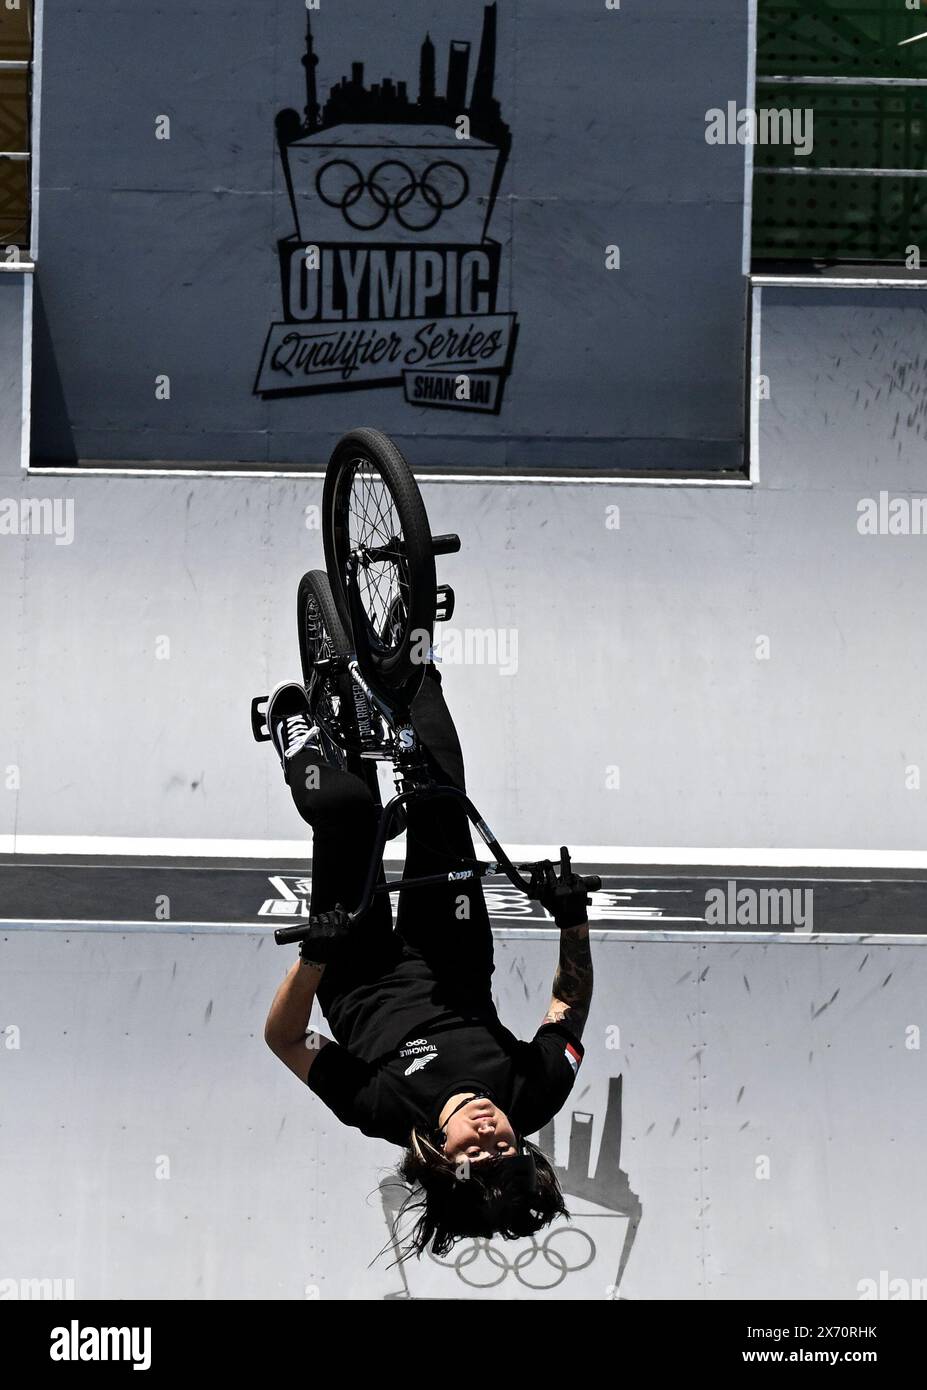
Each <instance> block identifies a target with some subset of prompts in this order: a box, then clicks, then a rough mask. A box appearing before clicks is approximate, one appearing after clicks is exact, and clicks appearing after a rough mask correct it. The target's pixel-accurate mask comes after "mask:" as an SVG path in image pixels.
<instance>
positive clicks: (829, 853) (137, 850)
mask: <svg viewBox="0 0 927 1390" xmlns="http://www.w3.org/2000/svg"><path fill="white" fill-rule="evenodd" d="M562 843H563V841H562V840H560V841H558V842H557V844H556V845H552V844H547V845H539V844H530V845H527V844H526V845H521V844H511V843H507V842H506V841H505V840H504V839H503V841H502V844H503V846H504V848H505V851H506V853H507V854H508V856H509V858H510V859H512V860H513V861H516V862H517V861H519V860H534V859H555V858H556V859H559V857H560V845H561V844H562ZM311 845H312V841H311V838H309V837H308V836H307V838H306V839H305V840H192V839H191V840H184V839H171V838H164V839H142V838H135V837H132V836H107V835H0V854H10V855H28V854H75V855H77V854H83V855H93V856H101V855H107V854H109V855H119V854H125V855H138V856H140V857H142V858H144V857H145V856H146V855H151V856H163V857H164V858H172V857H176V858H178V859H189V858H198V859H257V860H262V861H266V860H273V859H297V860H304V861H307V862H308V861H309V860H310V859H311ZM570 854H571V855H572V857H573V860H574V861H575V862H576V863H582V864H583V865H587V864H599V865H601V866H602V867H618V868H624V867H625V866H629V865H637V864H645V865H652V866H654V867H659V866H660V865H671V866H672V867H674V868H676V867H679V868H681V869H686V868H692V869H696V868H706V867H711V866H712V865H718V866H720V867H722V868H737V867H738V866H740V865H743V866H744V867H745V868H752V869H763V868H770V869H777V870H778V869H788V868H799V869H827V868H844V869H851V868H862V869H868V868H872V869H927V850H923V849H792V848H789V849H770V848H768V847H754V848H746V849H745V848H743V847H732V846H726V847H722V848H706V847H704V846H695V845H681V846H680V845H674V846H666V845H571V846H570ZM404 857H405V844H404V843H403V842H402V840H401V839H396V840H391V841H390V842H389V844H388V845H387V851H386V855H385V859H386V862H387V863H396V862H400V863H401V862H402V861H403V859H404ZM677 876H678V877H686V876H687V875H685V874H680V875H677Z"/></svg>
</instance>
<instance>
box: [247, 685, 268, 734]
mask: <svg viewBox="0 0 927 1390" xmlns="http://www.w3.org/2000/svg"><path fill="white" fill-rule="evenodd" d="M269 699H270V696H269V695H255V697H254V699H253V700H252V701H251V732H252V734H253V735H254V741H255V743H268V742H269V741H270V728H269V726H268V723H267V701H268V700H269ZM262 706H263V708H261V707H262Z"/></svg>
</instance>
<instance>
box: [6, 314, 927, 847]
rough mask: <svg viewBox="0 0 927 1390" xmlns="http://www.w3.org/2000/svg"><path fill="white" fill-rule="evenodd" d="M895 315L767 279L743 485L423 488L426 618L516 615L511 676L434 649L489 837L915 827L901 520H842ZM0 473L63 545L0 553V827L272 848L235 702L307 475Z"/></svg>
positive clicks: (282, 570) (880, 392) (282, 615)
mask: <svg viewBox="0 0 927 1390" xmlns="http://www.w3.org/2000/svg"><path fill="white" fill-rule="evenodd" d="M925 328H927V323H925V309H924V301H923V300H922V299H921V298H920V297H918V295H917V294H916V293H912V292H888V293H883V294H875V293H866V294H859V293H856V292H849V291H838V290H833V291H827V292H811V293H807V292H805V291H802V292H801V293H799V292H792V291H789V292H785V291H776V292H775V293H773V292H771V291H767V292H766V294H765V303H764V310H763V316H762V363H761V366H762V371H763V373H764V374H766V375H768V378H769V390H770V399H769V400H765V401H763V402H761V404H760V447H759V461H760V474H761V477H760V482H759V484H758V485H757V486H756V487H754V488H752V489H744V490H739V489H738V490H732V489H717V488H698V487H674V488H658V487H652V486H641V487H636V486H621V485H613V484H604V483H603V484H598V483H592V484H575V485H574V484H570V485H556V486H554V485H549V484H544V485H532V486H525V485H521V484H506V483H502V482H492V483H454V482H428V483H425V484H424V485H423V486H424V492H425V497H426V502H427V505H428V508H429V513H430V516H431V520H432V524H433V527H434V529H435V530H436V531H445V530H456V531H458V532H459V533H460V534H461V536H462V538H463V550H462V552H461V553H460V555H458V556H455V557H449V558H447V559H445V560H443V561H441V563H440V574H441V576H442V577H443V578H445V579H446V580H448V581H449V582H451V583H452V584H453V585H454V587H455V588H456V590H457V594H458V611H457V613H456V615H455V617H454V619H453V622H452V624H451V625H450V626H451V627H452V628H453V629H454V630H455V631H456V632H457V634H458V636H459V635H461V634H463V635H464V636H465V635H466V632H467V630H468V629H470V630H481V629H490V630H491V636H496V635H498V634H503V635H508V634H511V633H515V634H516V635H517V643H518V646H517V669H516V670H515V671H514V672H513V673H510V674H504V673H503V670H504V669H505V666H506V664H507V665H509V666H510V665H511V661H508V662H507V663H506V662H505V661H503V665H502V666H501V667H500V665H498V664H497V665H495V666H493V665H488V664H484V663H483V662H482V661H480V660H479V659H478V658H479V657H481V656H485V655H486V654H487V652H488V651H489V649H488V648H486V647H485V646H484V647H483V648H482V651H481V650H479V644H477V645H476V646H475V647H474V646H473V644H471V651H470V657H471V660H470V661H469V662H466V661H463V662H458V663H454V662H449V663H448V664H447V665H446V667H445V670H446V674H447V689H448V692H449V697H450V702H451V705H452V708H453V710H454V713H455V715H456V717H457V720H458V723H459V726H460V730H461V734H462V738H463V743H464V747H465V750H466V752H467V756H468V761H469V770H470V781H471V786H472V789H473V792H474V794H475V796H476V799H477V802H478V804H479V805H480V806H481V808H482V809H483V810H484V812H485V813H486V815H487V816H488V817H489V818H490V821H491V823H492V824H493V826H494V827H495V828H496V829H497V830H498V832H499V834H500V835H501V836H502V838H503V839H504V840H507V841H510V842H512V843H519V844H532V843H537V842H542V843H557V844H559V843H561V841H562V840H563V839H567V840H569V841H571V842H574V843H577V844H587V845H619V846H620V845H627V846H660V845H664V846H674V847H675V846H679V847H687V846H689V847H694V848H698V847H709V848H711V847H743V848H766V847H768V848H774V849H775V848H789V847H798V848H809V847H810V848H834V849H845V848H851V849H860V850H876V849H878V850H890V849H911V850H916V849H920V848H922V847H923V844H924V837H925V831H927V810H925V801H924V793H923V792H922V791H920V790H917V789H916V787H914V786H913V785H909V784H912V783H913V781H914V780H915V778H914V774H912V773H910V772H909V771H908V769H910V768H912V767H922V766H923V764H924V760H925V758H927V727H925V719H924V714H923V709H922V705H923V701H922V691H923V689H924V688H925V677H927V669H925V668H927V656H925V649H924V644H923V643H922V642H921V641H920V638H919V627H918V615H919V597H920V594H921V592H922V590H923V588H924V582H925V563H927V562H925V550H924V547H925V545H927V537H923V536H916V535H901V534H898V535H874V536H863V535H860V534H859V531H858V529H857V521H858V515H857V508H858V503H859V501H860V499H861V498H864V497H873V498H877V497H878V494H879V492H880V491H885V492H887V493H888V495H889V496H890V497H894V496H896V495H897V496H900V497H902V498H916V497H917V496H918V495H919V490H920V489H922V488H923V482H924V462H923V460H924V439H923V430H924V401H925V395H924V386H923V370H922V368H923V361H924V355H923V354H924V348H923V344H924V341H925ZM16 409H17V403H16V401H15V400H11V399H10V398H9V397H8V398H7V401H6V410H7V411H8V412H12V411H15V410H16ZM14 455H15V458H14V459H12V460H11V458H10V457H7V459H6V460H5V462H6V465H7V467H8V468H10V469H11V470H12V469H13V468H15V466H16V462H17V461H18V453H16V451H15V450H14ZM410 455H411V458H412V461H413V463H414V462H415V461H416V460H417V458H418V453H417V451H416V450H415V449H410ZM4 486H5V488H6V490H7V491H8V492H15V491H16V489H17V488H18V487H20V486H21V487H22V490H23V494H24V495H26V496H42V497H46V496H48V497H57V498H58V499H60V500H61V501H65V500H70V501H72V502H73V503H74V540H73V544H70V545H57V544H55V542H54V539H53V538H51V537H43V536H33V537H29V538H23V537H17V536H6V537H4V538H3V540H2V544H0V567H2V590H0V592H2V596H3V598H2V602H3V616H4V630H5V631H6V632H7V633H8V634H9V635H8V639H7V640H8V650H9V654H10V661H9V664H8V667H7V672H8V674H7V676H6V678H5V679H4V680H3V682H2V683H0V699H2V702H3V718H2V721H0V727H2V729H3V730H4V750H3V756H2V758H0V763H2V764H3V765H4V766H8V765H10V764H15V765H17V766H18V767H19V769H20V786H19V789H18V790H6V791H5V792H4V795H3V797H2V801H0V815H2V818H3V820H2V825H3V832H4V833H6V834H11V833H12V832H13V831H14V829H15V830H17V831H18V832H19V833H20V834H22V835H68V836H71V835H77V834H84V833H85V834H92V835H107V836H118V835H128V836H139V837H165V836H169V837H178V838H180V839H188V840H193V839H197V838H200V837H207V838H211V839H230V840H231V839H242V840H254V839H257V840H267V839H274V840H276V839H292V838H299V836H300V835H301V833H302V828H303V827H302V822H300V821H299V820H298V819H297V818H296V817H295V814H294V812H293V809H292V806H291V805H290V803H289V799H288V796H287V793H286V790H285V788H284V787H283V784H282V782H281V780H280V777H279V772H278V769H277V767H276V765H275V763H274V761H273V758H272V756H271V755H270V754H269V752H268V749H267V748H266V747H263V746H262V747H259V746H257V745H255V744H253V743H252V742H251V741H250V734H249V729H248V701H249V699H250V697H251V696H252V695H253V694H258V693H263V692H265V691H266V690H267V689H268V687H269V685H270V684H271V683H272V682H273V681H275V680H277V679H279V678H281V677H283V676H286V675H288V674H290V673H294V672H295V671H296V670H297V668H298V657H297V648H296V638H295V624H294V618H293V607H294V594H295V590H296V583H297V580H298V578H299V575H300V573H301V572H302V571H303V570H304V569H307V568H311V567H314V566H316V565H318V564H320V562H321V541H320V537H319V534H318V532H317V531H313V530H307V529H306V521H307V516H306V511H305V509H306V507H310V508H311V507H312V506H313V505H316V504H317V503H318V502H319V498H320V487H321V485H320V483H319V482H318V481H317V480H312V479H305V480H300V479H295V480H294V479H273V480H272V479H266V478H265V479H248V478H241V479H239V478H196V477H193V478H181V477H177V478H149V477H112V478H106V477H103V478H101V477H69V478H57V477H55V478H50V477H46V478H37V477H35V476H32V477H29V478H28V479H26V480H25V481H24V482H23V483H22V484H19V483H17V482H15V481H14V479H13V478H12V477H10V478H9V481H8V482H7V483H5V485H4ZM616 506H617V507H618V508H619V509H620V517H619V519H620V528H619V529H617V530H616V529H609V523H610V522H613V520H614V513H613V512H609V510H608V509H609V508H614V507H616ZM308 519H309V520H310V521H311V520H312V516H311V513H310V515H309V518H308ZM163 637H166V638H168V639H169V643H170V646H169V659H166V660H159V659H158V647H157V644H158V639H159V638H163ZM761 637H766V638H768V642H769V659H768V660H758V659H757V640H758V638H761ZM489 654H491V653H489ZM449 655H451V656H454V655H455V652H454V651H453V650H450V651H449ZM463 655H464V656H466V648H465V647H464V648H463ZM502 655H503V657H504V656H505V655H506V654H505V653H502ZM615 766H617V767H618V768H619V773H618V778H619V783H620V785H619V787H618V788H617V789H615V788H614V787H612V786H610V785H609V781H611V782H613V781H614V775H613V774H612V773H611V772H610V771H609V769H611V768H613V767H615Z"/></svg>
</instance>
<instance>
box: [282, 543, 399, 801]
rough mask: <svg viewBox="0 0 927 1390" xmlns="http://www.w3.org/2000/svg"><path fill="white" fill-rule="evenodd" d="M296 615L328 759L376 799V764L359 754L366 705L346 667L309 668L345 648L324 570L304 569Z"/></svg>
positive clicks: (366, 732)
mask: <svg viewBox="0 0 927 1390" xmlns="http://www.w3.org/2000/svg"><path fill="white" fill-rule="evenodd" d="M296 617H297V623H298V627H299V660H300V663H301V665H302V671H303V683H304V684H305V687H306V694H307V697H308V699H309V708H310V710H311V713H312V719H313V722H314V723H316V724H318V726H319V730H320V734H321V737H322V739H323V743H324V748H325V752H326V754H327V756H328V758H329V761H330V762H331V763H332V764H333V766H336V767H340V768H342V769H343V770H344V771H346V772H353V773H354V774H355V775H356V776H358V777H360V778H362V780H363V781H365V782H366V783H367V785H368V786H369V787H370V789H371V791H372V792H374V795H375V798H376V800H378V801H379V793H378V791H377V775H376V768H375V766H374V765H373V764H372V763H371V762H370V761H369V760H367V759H365V758H361V756H360V753H359V749H360V747H361V745H362V743H363V742H364V740H365V739H367V738H369V737H370V735H371V734H372V733H373V732H374V730H373V722H372V721H373V718H374V716H373V712H372V710H371V708H370V705H369V703H368V702H367V700H366V698H365V696H364V694H363V692H362V691H361V690H360V689H359V688H358V686H356V685H355V684H354V682H353V681H352V680H351V677H350V676H349V675H348V673H347V672H346V671H339V672H337V673H325V674H324V675H323V674H321V673H320V672H319V671H317V670H316V666H315V663H316V662H317V661H324V660H326V659H329V658H331V657H337V656H347V655H348V654H349V653H350V651H351V642H350V639H349V637H348V635H347V632H346V631H345V628H344V624H343V623H342V621H341V617H340V615H339V613H338V609H337V607H336V605H335V601H334V599H333V597H332V591H331V585H330V584H329V581H328V575H327V574H326V573H325V571H324V570H309V571H308V573H306V574H304V575H303V577H302V579H301V580H300V581H299V589H298V591H297V596H296ZM344 744H347V747H345V746H344Z"/></svg>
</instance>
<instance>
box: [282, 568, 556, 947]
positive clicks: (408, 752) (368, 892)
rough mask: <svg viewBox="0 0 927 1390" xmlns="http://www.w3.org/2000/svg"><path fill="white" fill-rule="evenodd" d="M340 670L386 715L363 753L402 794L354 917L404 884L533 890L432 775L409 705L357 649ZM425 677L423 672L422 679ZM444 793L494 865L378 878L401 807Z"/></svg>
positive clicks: (460, 795) (453, 792) (479, 822)
mask: <svg viewBox="0 0 927 1390" xmlns="http://www.w3.org/2000/svg"><path fill="white" fill-rule="evenodd" d="M350 580H351V589H352V592H351V593H350V595H349V598H350V600H351V607H352V609H353V607H354V599H355V595H356V587H357V586H356V579H355V578H354V574H353V567H352V573H351V576H350ZM339 670H341V671H347V673H348V675H349V676H350V678H351V681H352V683H353V684H354V685H355V686H356V687H357V689H358V690H359V691H361V692H362V694H363V695H364V696H365V697H366V699H367V700H368V701H369V702H370V705H371V706H372V707H373V709H374V710H375V711H376V713H377V714H379V715H380V717H381V718H382V719H383V721H384V723H385V725H386V728H387V731H388V732H387V733H386V734H385V735H383V734H377V735H371V737H370V738H369V739H367V740H366V742H367V747H366V748H362V749H361V750H360V756H361V757H362V758H369V759H372V760H374V761H378V762H392V764H393V769H394V778H395V782H396V786H397V793H396V795H395V796H393V797H391V798H390V800H389V801H388V802H387V803H386V805H385V806H383V808H382V812H381V815H380V824H379V826H378V829H377V835H376V839H375V841H374V845H373V850H372V853H371V857H370V868H369V869H368V872H367V878H366V882H365V884H364V888H363V892H362V894H361V899H360V902H359V903H358V904H357V906H356V907H355V908H354V909H353V910H352V911H350V912H349V913H348V921H349V922H356V921H357V920H358V918H360V917H363V916H364V914H365V913H366V912H368V911H369V910H370V907H371V904H372V903H373V900H374V897H375V896H376V895H377V894H378V893H398V892H400V891H401V890H402V889H403V888H420V887H424V886H425V885H427V884H435V883H467V882H472V881H473V880H476V879H483V878H489V877H491V876H492V875H493V874H498V873H503V874H505V876H506V878H507V879H508V880H509V882H510V883H511V884H512V885H513V887H515V888H517V889H519V890H520V891H521V892H522V893H525V894H529V893H530V891H531V883H530V880H529V879H527V878H525V877H524V876H523V875H522V874H521V873H520V872H519V869H518V867H516V865H515V864H513V863H512V861H511V859H509V857H508V855H507V854H506V852H505V850H504V849H503V848H502V845H501V844H500V843H499V841H498V839H497V838H496V835H495V834H494V833H493V831H492V830H491V829H490V827H489V825H488V824H487V823H486V821H485V820H484V818H483V816H482V815H481V814H480V812H479V810H478V809H477V807H476V806H475V805H474V804H473V802H472V801H471V800H470V798H469V796H467V794H466V792H463V791H461V790H460V788H459V787H452V786H448V785H446V784H444V783H441V782H438V781H436V779H435V778H434V777H433V776H432V774H431V772H430V771H429V768H428V764H427V761H426V758H425V750H424V747H423V745H422V743H421V740H420V739H419V737H418V734H417V733H416V731H415V728H414V726H413V724H412V719H411V715H410V711H409V707H408V705H407V704H405V703H402V702H400V701H397V700H395V699H394V697H393V695H392V694H391V693H389V692H387V691H386V690H385V689H384V688H382V687H381V686H379V685H378V684H377V683H376V678H375V677H374V676H372V675H371V673H369V672H363V671H362V670H361V667H360V662H359V661H358V658H357V655H356V653H354V652H352V653H351V654H350V655H349V656H342V657H334V658H332V659H331V660H330V662H328V663H327V664H326V668H325V672H324V675H327V674H328V672H329V671H339ZM323 678H324V677H323ZM424 678H425V676H424V671H423V673H422V679H424ZM325 733H326V734H327V736H328V737H329V738H330V739H332V741H333V742H335V743H337V744H339V746H340V747H343V748H347V747H348V745H347V743H346V741H345V740H344V739H343V738H342V737H341V736H340V730H339V729H332V728H328V727H326V728H325ZM374 740H375V741H374ZM440 797H453V798H455V799H456V800H458V801H459V802H460V803H461V805H462V806H463V809H464V810H465V811H466V813H467V817H468V819H469V821H470V823H471V824H472V825H473V826H474V827H475V829H476V831H477V833H478V834H479V836H480V838H481V840H482V841H483V843H484V844H485V845H486V847H487V849H488V850H489V851H490V853H491V854H492V856H493V858H492V859H491V860H490V861H489V862H488V863H486V862H484V861H482V860H478V859H474V860H472V861H471V862H470V863H469V865H467V866H466V867H462V868H460V869H455V870H452V871H450V872H448V873H443V874H425V875H422V876H419V877H415V878H401V879H397V880H394V881H392V882H386V881H384V882H378V878H379V875H380V870H381V868H382V865H383V852H384V850H385V848H386V842H387V840H388V839H389V832H390V830H391V828H392V824H393V822H394V821H395V819H396V817H397V816H398V814H399V811H400V809H401V808H402V807H403V806H405V805H407V803H408V802H409V801H411V800H413V799H416V800H418V799H426V798H434V799H437V798H440ZM461 864H463V865H466V861H465V860H463V859H462V860H461ZM521 867H523V868H525V869H528V870H531V871H533V870H534V868H535V867H536V866H535V865H534V864H525V865H522V866H521ZM311 930H312V926H311V920H310V922H309V924H307V925H301V926H298V927H297V926H294V927H282V928H280V929H279V930H277V931H276V932H275V933H274V937H275V940H276V941H277V942H278V944H280V945H284V944H286V943H288V942H293V941H299V940H300V939H301V938H302V937H304V936H307V935H308V934H309V933H310V932H311Z"/></svg>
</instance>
